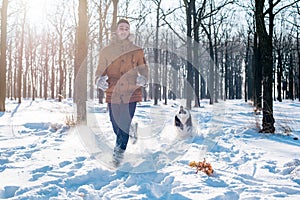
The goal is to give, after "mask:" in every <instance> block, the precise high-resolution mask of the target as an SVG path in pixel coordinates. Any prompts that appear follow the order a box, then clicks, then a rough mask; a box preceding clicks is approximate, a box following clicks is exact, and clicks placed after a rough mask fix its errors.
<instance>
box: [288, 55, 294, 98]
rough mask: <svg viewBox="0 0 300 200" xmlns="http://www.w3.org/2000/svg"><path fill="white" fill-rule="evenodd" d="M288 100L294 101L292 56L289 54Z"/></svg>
mask: <svg viewBox="0 0 300 200" xmlns="http://www.w3.org/2000/svg"><path fill="white" fill-rule="evenodd" d="M288 73H289V99H291V100H294V67H293V54H292V53H290V62H289V72H288Z"/></svg>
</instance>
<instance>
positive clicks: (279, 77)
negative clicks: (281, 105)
mask: <svg viewBox="0 0 300 200" xmlns="http://www.w3.org/2000/svg"><path fill="white" fill-rule="evenodd" d="M277 56H278V61H277V62H278V65H277V100H278V101H279V102H282V94H281V88H282V73H283V68H282V55H281V52H280V49H278V50H277Z"/></svg>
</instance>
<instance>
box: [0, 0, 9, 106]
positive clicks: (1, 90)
mask: <svg viewBox="0 0 300 200" xmlns="http://www.w3.org/2000/svg"><path fill="white" fill-rule="evenodd" d="M7 7H8V0H3V1H2V8H1V39H0V40H1V41H0V42H1V57H0V112H4V111H5V98H6V38H7Z"/></svg>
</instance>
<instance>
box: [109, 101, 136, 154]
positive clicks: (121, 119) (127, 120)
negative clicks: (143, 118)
mask: <svg viewBox="0 0 300 200" xmlns="http://www.w3.org/2000/svg"><path fill="white" fill-rule="evenodd" d="M135 108H136V102H132V103H125V104H122V103H121V104H111V103H109V104H108V110H109V117H110V121H111V123H112V126H113V130H114V132H115V134H116V136H117V138H116V147H119V148H121V149H123V150H126V147H127V143H128V140H129V129H130V124H131V121H132V118H133V116H134V112H135Z"/></svg>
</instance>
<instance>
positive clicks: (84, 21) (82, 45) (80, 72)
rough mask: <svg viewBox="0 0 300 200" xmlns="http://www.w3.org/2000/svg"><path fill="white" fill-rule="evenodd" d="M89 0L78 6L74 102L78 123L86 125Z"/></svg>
mask: <svg viewBox="0 0 300 200" xmlns="http://www.w3.org/2000/svg"><path fill="white" fill-rule="evenodd" d="M87 8H88V7H87V0H80V1H79V5H78V19H79V22H78V27H77V32H76V47H75V67H74V68H75V89H74V92H75V94H74V102H75V103H76V107H77V122H78V123H80V124H86V122H87V121H86V101H87V59H86V58H87V48H88V45H87V42H88V17H87Z"/></svg>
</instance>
